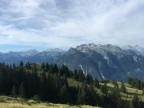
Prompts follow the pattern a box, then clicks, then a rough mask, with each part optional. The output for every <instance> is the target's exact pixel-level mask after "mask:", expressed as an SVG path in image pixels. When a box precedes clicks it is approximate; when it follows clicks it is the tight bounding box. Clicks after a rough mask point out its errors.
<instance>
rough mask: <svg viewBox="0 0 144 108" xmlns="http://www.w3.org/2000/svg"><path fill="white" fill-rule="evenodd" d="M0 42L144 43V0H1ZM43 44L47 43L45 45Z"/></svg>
mask: <svg viewBox="0 0 144 108" xmlns="http://www.w3.org/2000/svg"><path fill="white" fill-rule="evenodd" d="M0 1H1V3H0V44H2V45H20V44H24V45H31V46H41V47H61V48H63V47H64V48H65V47H66V48H68V47H70V46H76V45H78V44H82V43H92V42H93V43H96V44H97V43H101V44H107V43H113V44H118V45H125V44H130V45H134V44H139V45H141V46H144V44H143V41H144V31H143V28H144V22H143V19H144V13H143V11H144V8H142V7H144V0H73V1H70V0H11V2H9V1H8V0H0ZM43 44H44V45H43Z"/></svg>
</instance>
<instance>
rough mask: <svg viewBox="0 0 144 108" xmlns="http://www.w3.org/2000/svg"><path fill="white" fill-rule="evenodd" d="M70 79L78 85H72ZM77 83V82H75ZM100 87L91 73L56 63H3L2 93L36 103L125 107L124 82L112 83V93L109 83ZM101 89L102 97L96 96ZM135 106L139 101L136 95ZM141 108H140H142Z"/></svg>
mask: <svg viewBox="0 0 144 108" xmlns="http://www.w3.org/2000/svg"><path fill="white" fill-rule="evenodd" d="M68 79H73V80H74V81H77V82H79V83H78V85H75V86H71V85H70V84H69V83H68ZM72 83H74V82H72ZM103 84H104V85H100V83H99V81H98V80H97V79H96V78H93V77H92V76H91V75H90V74H84V73H83V71H82V70H74V71H71V70H70V69H69V68H68V67H67V66H65V65H62V66H60V67H58V65H57V64H49V63H42V64H41V65H39V64H35V63H29V62H27V63H25V64H24V63H23V62H22V61H21V62H20V64H19V65H15V64H13V65H7V64H5V63H0V94H1V95H7V96H13V97H21V98H24V99H31V98H32V99H34V100H37V101H48V102H53V103H64V104H78V105H80V104H87V105H94V106H95V105H98V106H105V105H108V104H110V105H111V106H112V107H124V106H125V105H127V102H126V101H124V100H122V99H121V95H120V92H124V93H127V90H126V87H125V85H124V83H122V86H121V87H119V86H118V84H117V82H116V81H113V84H114V89H112V90H111V91H109V88H108V86H107V81H103ZM97 89H100V90H101V92H102V93H103V95H99V94H98V93H97ZM133 100H134V101H132V104H130V105H133V106H134V105H135V104H134V103H137V102H136V101H138V102H139V104H138V106H141V105H142V103H140V101H139V98H138V96H135V97H134V99H133ZM139 108H140V107H139Z"/></svg>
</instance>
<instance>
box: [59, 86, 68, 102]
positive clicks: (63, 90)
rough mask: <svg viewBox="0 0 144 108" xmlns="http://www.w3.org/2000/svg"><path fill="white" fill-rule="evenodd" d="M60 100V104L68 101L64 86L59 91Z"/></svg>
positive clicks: (66, 90)
mask: <svg viewBox="0 0 144 108" xmlns="http://www.w3.org/2000/svg"><path fill="white" fill-rule="evenodd" d="M60 99H61V102H62V103H67V102H68V101H69V93H68V89H67V86H66V85H63V86H62V88H61V89H60Z"/></svg>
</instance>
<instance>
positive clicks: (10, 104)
mask: <svg viewBox="0 0 144 108" xmlns="http://www.w3.org/2000/svg"><path fill="white" fill-rule="evenodd" d="M0 108H100V107H94V106H89V105H67V104H54V103H48V102H40V101H35V100H24V99H21V98H13V97H8V96H0Z"/></svg>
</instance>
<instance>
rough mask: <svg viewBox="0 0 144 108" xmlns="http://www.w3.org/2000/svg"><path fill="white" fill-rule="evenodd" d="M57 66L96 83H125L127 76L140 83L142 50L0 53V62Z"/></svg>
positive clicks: (108, 47) (143, 74)
mask: <svg viewBox="0 0 144 108" xmlns="http://www.w3.org/2000/svg"><path fill="white" fill-rule="evenodd" d="M21 60H22V61H23V62H31V63H42V62H49V63H57V64H59V65H63V64H64V65H67V66H68V67H69V68H70V69H71V70H75V69H81V70H82V71H83V73H85V74H88V73H90V74H91V75H92V76H93V77H96V78H98V79H99V80H103V79H109V80H118V81H120V80H123V81H125V80H127V78H128V76H132V77H137V78H139V79H142V80H144V48H141V47H139V46H124V47H119V46H116V45H111V44H106V45H100V44H99V45H95V44H82V45H80V46H77V47H76V48H70V49H69V50H68V51H64V50H62V49H58V48H55V49H48V50H45V51H42V52H39V51H37V50H28V51H22V52H12V51H10V52H8V53H0V62H5V63H8V64H12V63H16V64H18V63H19V62H20V61H21Z"/></svg>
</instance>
